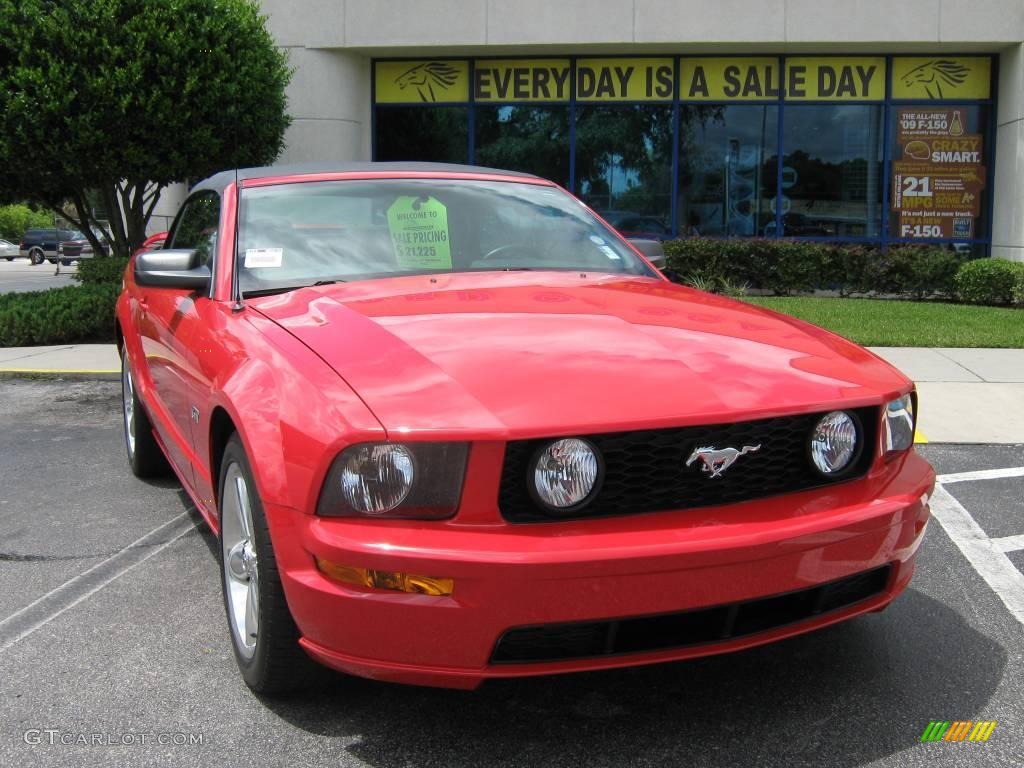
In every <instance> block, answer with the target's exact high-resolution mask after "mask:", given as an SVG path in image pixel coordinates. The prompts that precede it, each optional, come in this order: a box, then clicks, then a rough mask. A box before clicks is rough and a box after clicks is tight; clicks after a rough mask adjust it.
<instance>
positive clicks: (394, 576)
mask: <svg viewBox="0 0 1024 768" xmlns="http://www.w3.org/2000/svg"><path fill="white" fill-rule="evenodd" d="M314 560H316V567H317V568H318V569H319V571H320V573H322V574H324V575H325V576H327V577H328V578H331V579H334V580H335V581H340V582H342V583H343V584H355V585H356V586H360V587H369V588H370V589H391V590H394V591H396V592H411V593H413V594H417V595H433V596H435V597H446V596H447V595H450V594H451V593H452V590H453V589H454V588H455V580H454V579H438V578H434V577H433V576H417V575H415V574H412V573H400V572H398V571H376V570H373V569H370V568H356V567H355V566H352V565H341V564H339V563H332V562H331V561H330V560H321V559H320V558H319V557H316V558H314Z"/></svg>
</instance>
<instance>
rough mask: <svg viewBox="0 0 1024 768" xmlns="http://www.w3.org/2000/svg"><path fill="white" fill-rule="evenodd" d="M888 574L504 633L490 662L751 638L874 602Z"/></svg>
mask: <svg viewBox="0 0 1024 768" xmlns="http://www.w3.org/2000/svg"><path fill="white" fill-rule="evenodd" d="M890 570H891V566H888V565H886V566H883V567H881V568H875V569H874V570H871V571H865V572H864V573H858V574H856V575H854V576H849V577H847V578H845V579H839V580H838V581H832V582H828V583H827V584H819V585H818V586H816V587H811V588H810V589H802V590H799V591H797V592H789V593H787V594H784V595H775V596H773V597H766V598H761V599H759V600H748V601H746V602H742V603H732V604H730V605H719V606H715V607H714V608H703V609H701V610H697V611H686V612H682V613H666V614H661V615H658V616H642V617H639V618H635V619H616V620H610V621H592V622H584V623H575V624H547V625H544V626H539V627H522V628H519V629H510V630H509V631H507V632H506V633H505V634H504V635H502V636H501V639H500V640H498V644H497V645H496V646H495V649H494V653H493V654H492V656H491V661H492V662H493V663H494V664H516V663H530V662H533V663H537V662H546V661H564V660H566V659H582V658H588V657H594V656H611V655H615V654H622V653H642V652H644V651H659V650H664V649H666V648H683V647H686V646H691V645H706V644H710V643H716V642H721V641H723V640H729V639H731V638H735V637H743V636H746V635H753V634H756V633H758V632H765V631H767V630H769V629H777V628H779V627H784V626H786V625H788V624H795V623H797V622H800V621H804V620H806V619H810V618H814V617H816V616H822V615H824V614H826V613H829V612H831V611H836V610H839V609H840V608H846V607H848V606H851V605H854V604H855V603H859V602H861V601H862V600H866V599H868V598H870V597H874V596H875V595H878V594H880V593H881V592H882V591H884V590H885V588H886V585H887V584H888V583H889V573H890Z"/></svg>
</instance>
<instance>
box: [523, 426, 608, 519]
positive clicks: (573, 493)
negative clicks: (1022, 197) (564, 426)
mask: <svg viewBox="0 0 1024 768" xmlns="http://www.w3.org/2000/svg"><path fill="white" fill-rule="evenodd" d="M532 466H533V469H532V471H531V475H532V486H531V488H530V490H531V491H532V492H533V493H534V494H535V495H536V498H537V499H538V500H539V501H540V502H541V503H542V504H543V505H544V506H546V507H548V508H549V509H551V510H555V511H564V510H570V509H573V508H577V507H580V506H582V505H583V504H585V503H586V502H587V501H589V500H590V499H591V498H592V497H593V494H594V490H595V488H596V486H597V485H598V483H599V481H600V477H601V461H600V459H599V458H598V454H597V449H596V448H594V446H593V445H591V444H590V443H588V442H587V441H586V440H580V439H578V438H568V439H564V440H555V441H554V442H552V443H549V444H548V445H546V446H545V447H544V448H543V449H542V450H540V451H539V452H538V453H537V455H536V456H535V457H534V459H533V462H532Z"/></svg>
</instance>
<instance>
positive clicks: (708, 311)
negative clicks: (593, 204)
mask: <svg viewBox="0 0 1024 768" xmlns="http://www.w3.org/2000/svg"><path fill="white" fill-rule="evenodd" d="M248 303H249V306H251V307H253V308H254V309H256V310H257V311H259V312H261V313H262V314H263V315H265V316H266V317H268V318H270V319H271V320H273V321H274V322H275V323H277V324H278V325H280V326H281V327H283V328H285V329H286V330H287V331H289V332H290V333H292V334H293V335H294V336H295V337H297V338H298V339H299V340H300V341H302V342H303V343H304V344H305V345H306V346H308V347H309V348H310V349H311V350H312V351H313V352H314V353H315V354H317V355H318V356H319V357H320V358H322V359H323V360H324V361H325V362H327V363H328V364H329V365H330V366H332V367H333V368H334V370H336V371H337V372H338V374H339V375H340V376H342V377H343V378H344V379H345V380H346V381H347V382H348V383H349V385H350V386H351V387H353V389H354V390H355V391H356V392H357V393H358V394H359V396H360V397H361V398H362V399H363V401H364V402H365V403H366V404H367V406H368V407H369V408H370V409H371V410H372V411H373V412H374V414H375V415H376V416H377V418H378V419H379V420H380V422H381V423H382V424H383V426H384V427H385V429H387V430H388V432H389V434H391V435H392V437H394V436H395V435H396V434H403V433H411V432H416V433H421V432H431V433H437V434H442V433H443V434H452V435H475V436H478V437H480V436H487V435H490V436H494V437H495V438H509V437H519V438H522V437H532V436H541V435H553V434H574V433H575V434H582V433H596V432H603V431H615V430H621V429H641V428H654V427H659V426H668V425H687V424H697V423H719V422H728V421H738V420H746V419H753V418H762V417H770V416H777V415H782V414H786V413H794V412H800V411H811V410H826V409H831V408H833V407H837V406H842V407H856V406H861V405H870V404H874V403H880V402H882V401H883V400H884V399H885V398H889V397H894V396H896V395H898V394H900V393H903V392H906V391H908V390H909V388H910V386H911V384H910V382H909V381H908V380H907V379H906V378H905V377H904V376H903V375H902V374H900V373H899V372H898V371H896V370H895V369H894V368H892V367H891V366H890V365H888V364H887V363H885V362H884V361H882V360H881V359H880V358H878V357H876V356H875V355H873V354H871V353H870V352H868V351H866V350H864V349H863V348H861V347H858V346H856V345H854V344H852V343H850V342H848V341H846V340H844V339H842V338H840V337H838V336H834V335H832V334H830V333H827V332H825V331H823V330H821V329H819V328H816V327H814V326H811V325H808V324H806V323H803V322H801V321H799V320H795V319H793V318H790V317H787V316H784V315H780V314H777V313H774V312H769V311H766V310H762V309H759V308H756V307H754V306H751V305H749V304H745V303H742V302H736V301H731V300H728V299H723V298H721V297H717V296H712V295H709V294H705V293H701V292H699V291H695V290H692V289H689V288H683V287H680V286H677V285H673V284H671V283H667V282H664V281H661V280H656V279H651V278H645V277H622V276H607V275H602V276H593V275H583V274H578V273H558V272H517V273H508V272H502V273H473V274H458V275H438V276H416V277H398V278H388V279H382V280H371V281H363V282H358V283H349V284H337V285H330V286H322V287H315V288H307V289H302V290H298V291H293V292H290V293H287V294H282V295H278V296H272V297H263V298H258V299H252V300H250V301H249V302H248Z"/></svg>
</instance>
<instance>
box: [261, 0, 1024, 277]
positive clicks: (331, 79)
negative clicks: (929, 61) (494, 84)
mask: <svg viewBox="0 0 1024 768" xmlns="http://www.w3.org/2000/svg"><path fill="white" fill-rule="evenodd" d="M261 5H262V8H263V11H264V12H265V13H266V14H267V16H268V25H269V28H270V31H271V33H272V34H273V35H274V38H275V40H276V41H277V43H278V44H279V45H280V46H281V47H283V48H286V49H288V51H289V55H290V57H291V62H292V66H294V67H295V68H296V73H295V76H294V79H293V81H292V84H291V86H290V87H289V91H288V96H289V111H290V112H291V114H292V116H293V119H294V123H293V125H292V127H291V128H290V129H289V131H288V135H287V148H286V149H285V151H284V153H283V155H282V157H281V158H280V160H281V162H300V161H303V160H311V159H327V160H367V159H369V157H370V138H371V137H370V132H371V122H370V112H371V110H370V92H369V87H370V59H371V58H372V57H373V56H417V55H422V54H428V55H429V54H435V53H437V52H438V51H444V52H445V53H446V54H448V55H463V56H466V55H479V54H488V55H494V54H499V55H500V54H535V53H540V52H558V53H586V52H605V53H614V52H645V53H687V52H731V53H743V52H752V51H760V52H765V53H773V52H816V53H822V52H858V51H870V52H876V53H877V52H881V53H913V52H918V51H922V52H934V51H948V52H956V53H969V52H974V51H979V52H999V53H1000V54H1001V55H1000V61H1001V63H1000V77H999V111H998V112H999V113H998V116H997V154H996V162H995V168H994V182H993V183H994V184H995V211H994V222H993V233H992V234H993V248H992V252H993V255H997V256H1003V257H1006V258H1014V259H1022V260H1024V52H1022V47H1021V43H1022V41H1024V0H899V2H893V1H892V0H760V1H759V2H753V1H752V0H557V1H555V0H262V3H261Z"/></svg>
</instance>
